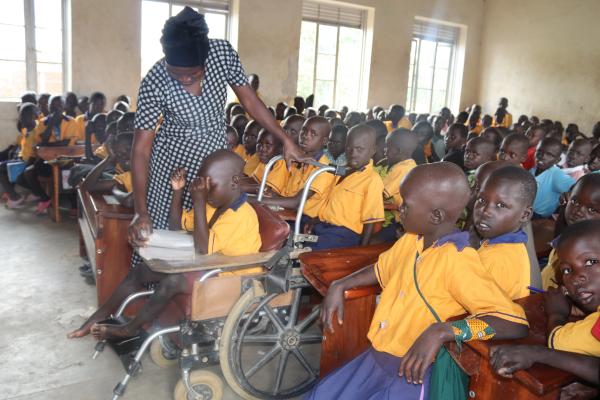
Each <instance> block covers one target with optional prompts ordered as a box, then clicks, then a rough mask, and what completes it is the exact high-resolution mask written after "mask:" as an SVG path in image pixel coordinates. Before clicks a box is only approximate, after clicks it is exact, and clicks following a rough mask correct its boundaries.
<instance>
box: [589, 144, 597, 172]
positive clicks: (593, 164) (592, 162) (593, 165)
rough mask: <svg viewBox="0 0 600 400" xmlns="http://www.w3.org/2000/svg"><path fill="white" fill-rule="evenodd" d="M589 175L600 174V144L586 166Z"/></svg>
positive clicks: (591, 154)
mask: <svg viewBox="0 0 600 400" xmlns="http://www.w3.org/2000/svg"><path fill="white" fill-rule="evenodd" d="M586 170H587V173H600V144H597V145H596V146H595V147H594V148H593V149H592V152H591V153H590V161H589V162H588V163H587V165H586Z"/></svg>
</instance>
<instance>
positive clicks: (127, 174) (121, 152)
mask: <svg viewBox="0 0 600 400" xmlns="http://www.w3.org/2000/svg"><path fill="white" fill-rule="evenodd" d="M132 144H133V134H132V133H129V132H126V133H121V134H119V135H117V136H116V137H115V139H114V141H112V143H110V146H111V151H109V152H108V157H106V158H105V159H103V160H102V161H100V163H99V164H98V165H96V166H95V167H94V168H93V169H92V170H91V171H90V173H89V174H88V175H87V177H86V178H85V179H84V180H83V182H82V183H81V190H82V191H85V192H108V191H111V192H112V194H113V195H114V196H115V197H116V199H117V200H118V201H119V203H121V204H122V205H124V206H126V207H133V183H132V179H131V171H130V166H131V146H132ZM115 165H119V166H120V168H121V171H122V172H121V173H119V174H116V175H114V176H113V177H112V179H102V178H103V175H104V173H106V172H108V170H109V169H112V168H114V166H115Z"/></svg>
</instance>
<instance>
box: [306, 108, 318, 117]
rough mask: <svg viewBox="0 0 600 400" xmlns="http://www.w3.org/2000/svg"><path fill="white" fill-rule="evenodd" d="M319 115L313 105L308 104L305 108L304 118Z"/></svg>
mask: <svg viewBox="0 0 600 400" xmlns="http://www.w3.org/2000/svg"><path fill="white" fill-rule="evenodd" d="M317 115H319V114H318V113H317V110H315V109H314V108H312V107H308V106H307V107H306V108H305V109H304V118H306V119H308V118H310V117H316V116H317Z"/></svg>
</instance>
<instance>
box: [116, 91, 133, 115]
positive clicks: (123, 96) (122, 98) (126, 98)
mask: <svg viewBox="0 0 600 400" xmlns="http://www.w3.org/2000/svg"><path fill="white" fill-rule="evenodd" d="M116 101H122V102H124V103H125V104H127V105H128V106H129V107H131V97H129V96H127V95H126V94H121V95H119V97H117V100H116ZM124 112H129V110H127V111H124Z"/></svg>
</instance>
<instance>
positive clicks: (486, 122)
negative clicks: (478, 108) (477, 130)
mask: <svg viewBox="0 0 600 400" xmlns="http://www.w3.org/2000/svg"><path fill="white" fill-rule="evenodd" d="M493 123H494V119H493V118H492V116H491V115H489V114H485V115H484V116H483V117H482V118H481V129H482V130H483V129H487V128H491V127H492V124H493Z"/></svg>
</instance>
